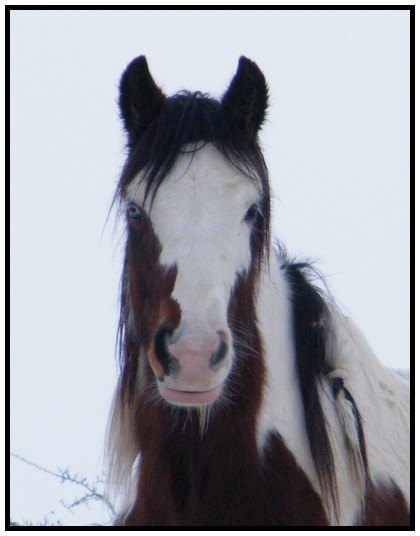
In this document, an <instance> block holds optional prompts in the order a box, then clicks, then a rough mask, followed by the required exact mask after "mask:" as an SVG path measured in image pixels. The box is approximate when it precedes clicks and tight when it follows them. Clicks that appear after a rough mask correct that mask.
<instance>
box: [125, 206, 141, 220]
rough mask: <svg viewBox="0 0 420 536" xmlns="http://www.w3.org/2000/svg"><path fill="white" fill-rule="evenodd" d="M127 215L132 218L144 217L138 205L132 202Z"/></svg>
mask: <svg viewBox="0 0 420 536" xmlns="http://www.w3.org/2000/svg"><path fill="white" fill-rule="evenodd" d="M127 215H128V217H129V218H130V219H131V220H139V219H141V217H142V212H141V210H140V208H139V207H138V206H137V205H135V204H134V203H132V204H131V205H129V206H128V208H127Z"/></svg>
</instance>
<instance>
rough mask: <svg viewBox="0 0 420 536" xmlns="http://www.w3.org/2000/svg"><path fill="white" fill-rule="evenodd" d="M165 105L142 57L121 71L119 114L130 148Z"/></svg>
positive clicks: (163, 96) (162, 96)
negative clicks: (122, 72)
mask: <svg viewBox="0 0 420 536" xmlns="http://www.w3.org/2000/svg"><path fill="white" fill-rule="evenodd" d="M164 102H165V95H164V94H163V93H162V91H161V90H160V89H159V88H158V86H157V85H156V84H155V82H154V80H153V78H152V76H151V74H150V72H149V68H148V66H147V61H146V58H145V56H139V57H138V58H135V59H134V60H133V61H132V62H131V63H130V64H129V66H128V67H127V68H126V70H125V71H124V74H123V75H122V77H121V82H120V100H119V105H120V111H121V117H122V120H123V122H124V126H125V129H126V130H127V133H128V141H129V145H134V144H135V142H136V141H138V139H139V138H140V136H141V135H142V134H143V132H144V131H145V130H146V129H147V128H148V126H149V125H150V123H151V122H152V121H153V120H154V119H155V118H156V116H157V115H158V114H159V112H160V111H161V109H162V106H163V103H164Z"/></svg>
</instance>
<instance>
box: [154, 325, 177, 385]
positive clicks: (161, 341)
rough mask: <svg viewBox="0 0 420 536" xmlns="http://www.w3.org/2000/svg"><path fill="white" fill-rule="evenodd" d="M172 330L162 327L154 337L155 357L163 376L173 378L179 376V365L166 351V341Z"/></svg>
mask: <svg viewBox="0 0 420 536" xmlns="http://www.w3.org/2000/svg"><path fill="white" fill-rule="evenodd" d="M171 333H172V330H171V329H169V328H168V326H166V325H163V326H162V327H161V328H160V329H159V330H158V332H157V333H156V335H155V341H154V347H155V355H156V357H157V359H158V361H159V363H160V364H161V365H162V367H163V373H164V375H165V376H172V377H175V376H177V375H178V374H179V370H180V365H179V362H178V360H177V359H175V357H174V356H173V355H172V354H171V353H170V352H169V350H168V339H169V338H170V336H171Z"/></svg>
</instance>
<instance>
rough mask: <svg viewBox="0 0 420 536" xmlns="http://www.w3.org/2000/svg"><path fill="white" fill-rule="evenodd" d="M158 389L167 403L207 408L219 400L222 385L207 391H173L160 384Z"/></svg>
mask: <svg viewBox="0 0 420 536" xmlns="http://www.w3.org/2000/svg"><path fill="white" fill-rule="evenodd" d="M158 388H159V392H160V394H161V395H162V397H163V398H164V399H165V400H166V401H167V402H170V403H171V404H175V405H177V406H205V405H208V404H211V403H212V402H214V401H215V400H217V399H218V398H219V395H220V393H221V391H222V386H221V385H218V386H217V387H214V388H213V389H209V390H206V391H182V390H179V389H171V388H169V387H166V386H165V385H163V384H162V383H159V384H158Z"/></svg>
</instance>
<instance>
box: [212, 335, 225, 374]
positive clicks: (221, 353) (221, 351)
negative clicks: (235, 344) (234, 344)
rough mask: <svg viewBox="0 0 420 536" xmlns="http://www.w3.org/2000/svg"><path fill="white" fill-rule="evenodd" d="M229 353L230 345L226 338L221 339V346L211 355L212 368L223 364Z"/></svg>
mask: <svg viewBox="0 0 420 536" xmlns="http://www.w3.org/2000/svg"><path fill="white" fill-rule="evenodd" d="M227 353H228V346H227V344H226V343H225V341H224V340H220V343H219V347H218V348H217V350H216V351H215V352H214V354H213V355H212V356H211V357H210V361H209V365H210V368H211V369H217V368H218V367H220V366H221V364H222V362H223V361H224V360H225V357H226V356H227Z"/></svg>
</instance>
